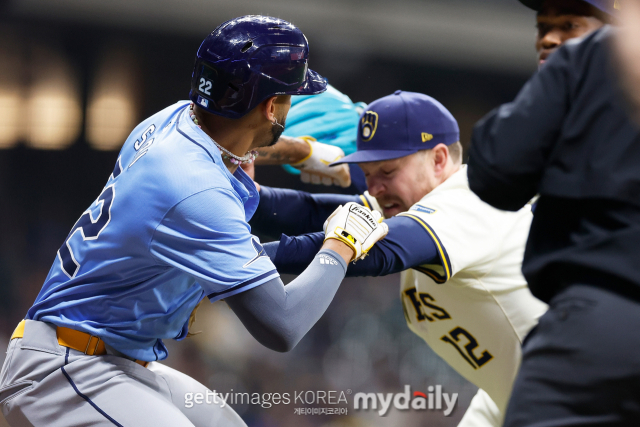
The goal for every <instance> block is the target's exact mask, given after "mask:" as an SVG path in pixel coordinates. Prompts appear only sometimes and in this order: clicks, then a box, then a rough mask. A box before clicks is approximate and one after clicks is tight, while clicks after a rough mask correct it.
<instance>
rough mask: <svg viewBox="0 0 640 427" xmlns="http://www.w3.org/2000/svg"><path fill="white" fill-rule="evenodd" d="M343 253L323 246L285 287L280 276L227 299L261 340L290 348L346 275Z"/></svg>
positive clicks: (270, 345) (279, 348)
mask: <svg viewBox="0 0 640 427" xmlns="http://www.w3.org/2000/svg"><path fill="white" fill-rule="evenodd" d="M343 246H345V245H343ZM345 247H346V246H345ZM347 249H348V248H347ZM348 250H349V251H350V249H348ZM348 256H351V254H350V253H349V254H348ZM344 257H345V256H344V254H338V253H336V252H335V251H333V250H330V249H323V250H322V251H321V252H320V253H318V254H317V255H316V256H315V257H314V259H313V260H312V261H311V263H310V264H309V265H308V267H307V268H306V269H305V271H304V272H303V273H302V274H300V276H298V277H297V278H296V279H295V280H293V281H292V282H291V283H289V285H287V286H286V287H285V286H284V284H283V283H282V280H280V279H279V278H278V279H274V280H271V281H269V282H267V283H265V284H263V285H261V286H258V287H256V288H253V289H251V290H249V291H246V292H242V293H240V294H238V295H234V296H233V297H230V298H227V303H228V304H229V306H230V307H231V309H232V310H233V311H234V313H235V314H236V315H237V316H238V317H239V318H240V320H241V321H242V323H243V324H244V326H245V327H246V328H247V330H248V331H249V332H250V333H251V335H253V337H254V338H255V339H256V340H258V341H259V342H260V343H261V344H263V345H264V346H266V347H268V348H270V349H272V350H275V351H280V352H285V351H289V350H291V349H292V348H293V347H295V346H296V344H297V343H298V342H299V341H300V340H301V339H302V337H303V336H304V335H305V334H306V333H307V332H308V331H309V329H311V327H312V326H313V325H314V324H315V323H316V322H317V321H318V320H319V319H320V317H321V316H322V315H323V314H324V312H325V311H326V309H327V307H328V306H329V304H330V303H331V301H332V300H333V297H334V295H335V293H336V291H337V290H338V287H339V286H340V283H341V282H342V279H343V278H344V275H345V271H346V266H347V264H346V262H345V259H344Z"/></svg>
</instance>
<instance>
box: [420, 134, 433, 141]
mask: <svg viewBox="0 0 640 427" xmlns="http://www.w3.org/2000/svg"><path fill="white" fill-rule="evenodd" d="M432 139H433V135H431V134H430V133H426V132H422V142H428V141H431V140H432Z"/></svg>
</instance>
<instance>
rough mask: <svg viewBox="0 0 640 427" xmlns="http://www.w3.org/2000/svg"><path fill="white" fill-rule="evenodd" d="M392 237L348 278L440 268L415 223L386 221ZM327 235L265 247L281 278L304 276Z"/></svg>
mask: <svg viewBox="0 0 640 427" xmlns="http://www.w3.org/2000/svg"><path fill="white" fill-rule="evenodd" d="M386 223H387V225H388V226H389V233H388V234H387V236H386V237H385V238H384V240H381V241H379V242H378V243H376V245H375V246H374V247H372V248H371V250H370V251H369V255H368V256H367V257H366V258H365V259H363V260H360V261H357V262H356V263H352V264H349V267H348V269H347V274H346V275H347V277H358V276H384V275H388V274H393V273H398V272H401V271H404V270H406V269H408V268H412V267H417V266H419V265H422V264H440V263H441V260H440V259H439V256H438V252H437V249H436V246H435V243H434V242H433V240H432V238H431V236H429V235H428V234H427V233H426V232H425V230H424V228H423V227H422V226H420V225H419V224H418V223H416V222H415V221H414V220H413V219H411V218H407V217H395V218H392V219H390V220H387V221H386ZM323 240H324V233H311V234H305V235H302V236H295V237H289V236H287V235H282V237H281V238H280V241H279V242H271V243H266V244H265V245H264V247H265V250H266V252H267V254H269V257H270V258H271V260H272V261H273V263H274V264H275V266H276V268H277V269H278V271H279V272H280V273H281V274H300V273H301V272H302V271H303V270H304V269H305V268H306V266H307V265H309V262H310V261H311V260H313V258H314V257H315V255H316V253H317V252H318V251H319V250H320V247H321V246H322V241H323Z"/></svg>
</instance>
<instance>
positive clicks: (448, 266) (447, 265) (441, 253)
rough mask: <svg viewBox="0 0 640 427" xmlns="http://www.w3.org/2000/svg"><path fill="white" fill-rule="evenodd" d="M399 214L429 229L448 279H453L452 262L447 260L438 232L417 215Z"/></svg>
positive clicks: (428, 231)
mask: <svg viewBox="0 0 640 427" xmlns="http://www.w3.org/2000/svg"><path fill="white" fill-rule="evenodd" d="M398 216H406V217H409V218H411V219H414V220H416V221H417V222H418V224H420V225H422V226H423V227H424V228H425V230H427V233H429V235H430V236H431V238H432V239H433V241H434V242H435V244H436V247H437V248H438V255H439V256H440V260H441V261H442V266H443V267H444V271H445V274H446V277H447V280H449V279H451V264H450V263H449V262H448V261H447V258H448V256H447V254H446V252H445V250H444V248H443V246H442V243H440V239H438V236H437V235H436V233H435V232H434V231H433V230H432V229H431V227H429V226H428V225H427V224H426V223H425V222H424V221H423V220H422V219H420V218H418V217H417V216H415V215H411V214H410V213H408V212H403V213H401V214H398Z"/></svg>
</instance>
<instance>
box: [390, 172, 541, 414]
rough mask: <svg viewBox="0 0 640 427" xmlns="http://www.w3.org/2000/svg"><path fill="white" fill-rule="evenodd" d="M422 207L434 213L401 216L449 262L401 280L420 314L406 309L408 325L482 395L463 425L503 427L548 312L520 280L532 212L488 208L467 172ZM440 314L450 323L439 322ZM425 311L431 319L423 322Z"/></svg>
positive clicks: (414, 211) (448, 182) (442, 186)
mask: <svg viewBox="0 0 640 427" xmlns="http://www.w3.org/2000/svg"><path fill="white" fill-rule="evenodd" d="M419 206H422V207H425V206H428V207H429V209H428V210H427V209H424V208H423V210H426V211H427V212H423V211H420V210H417V209H411V210H410V211H408V212H405V213H403V214H401V215H403V216H407V217H409V218H411V219H413V220H414V221H417V222H418V223H419V224H420V225H422V226H423V228H424V230H426V232H427V233H428V234H429V236H431V238H432V239H433V241H434V242H435V243H436V248H437V251H438V255H439V256H440V258H441V259H444V260H445V261H444V262H443V265H442V270H440V268H439V267H436V266H432V265H420V266H417V267H414V268H411V269H409V270H405V271H404V272H402V276H401V279H400V280H401V288H400V295H401V297H402V296H404V295H407V294H406V292H407V291H409V292H412V293H413V295H415V299H416V301H417V302H418V307H416V306H415V305H414V304H413V302H414V301H412V303H405V304H404V309H405V310H406V311H407V313H406V319H407V324H408V326H409V329H411V330H412V331H413V332H414V333H415V334H417V335H418V336H420V337H421V338H422V339H423V340H424V341H425V342H426V343H427V344H428V345H429V347H431V349H432V350H433V351H434V352H435V353H436V354H438V355H439V356H440V357H441V358H442V359H443V360H445V361H446V362H447V363H448V364H449V365H450V366H451V367H452V368H453V369H455V370H456V371H457V372H458V373H459V374H460V375H462V376H463V377H464V378H466V379H467V380H468V381H470V382H471V383H473V384H474V385H476V386H477V387H479V388H480V389H482V390H483V394H480V397H481V398H478V399H475V400H474V401H475V402H476V403H475V404H474V405H471V406H470V407H469V410H468V412H467V413H466V414H465V416H464V419H465V424H461V425H464V426H466V427H469V426H471V425H482V426H483V427H484V426H495V427H499V426H500V425H501V423H502V419H503V414H504V412H505V410H506V406H507V403H508V401H509V397H510V394H511V389H512V387H513V381H514V379H515V377H516V374H517V372H518V367H519V366H520V360H521V358H522V341H523V340H524V337H525V336H526V335H527V333H528V332H529V331H530V330H531V329H532V328H533V327H534V326H535V325H536V323H537V320H538V318H539V317H540V316H541V315H542V314H544V312H545V311H546V309H547V306H546V304H544V303H542V302H541V301H539V300H537V299H536V298H535V297H534V296H533V295H532V294H531V292H530V291H529V288H528V287H527V282H526V281H525V279H524V277H523V276H522V272H521V267H522V257H523V254H524V247H525V243H526V240H527V236H528V233H529V228H530V225H531V220H532V218H533V216H532V214H531V209H530V207H529V206H526V207H524V208H523V209H521V210H520V211H518V212H506V211H500V210H498V209H495V208H493V207H491V206H490V205H488V204H486V203H484V202H482V201H481V200H480V199H479V198H478V197H477V196H476V195H475V194H474V193H473V192H471V190H470V189H469V183H468V180H467V169H466V166H462V167H461V169H460V170H459V171H457V172H456V173H454V174H453V175H452V176H450V177H449V178H448V179H447V180H446V181H444V182H443V183H442V184H440V185H439V186H437V187H436V188H435V189H434V190H433V191H431V192H430V193H429V194H427V195H426V196H425V197H423V198H422V200H420V201H419V202H418V203H417V204H416V205H414V207H419ZM432 210H433V212H432ZM424 238H425V240H426V239H429V237H427V235H425V236H424ZM445 278H446V279H447V280H446V281H445V280H443V279H445ZM405 299H406V298H405ZM434 306H437V307H439V308H441V309H443V310H446V312H447V313H448V314H449V316H450V317H448V318H438V317H437V316H435V313H436V311H434V310H435V309H434ZM418 309H420V311H421V313H422V315H423V316H424V317H425V319H423V320H421V321H418V318H417V314H418V311H417V310H418ZM485 393H486V395H485ZM487 399H488V400H489V401H492V402H493V403H495V405H491V404H487ZM485 420H491V422H490V423H486V422H484V421H485Z"/></svg>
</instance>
